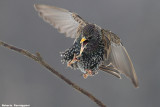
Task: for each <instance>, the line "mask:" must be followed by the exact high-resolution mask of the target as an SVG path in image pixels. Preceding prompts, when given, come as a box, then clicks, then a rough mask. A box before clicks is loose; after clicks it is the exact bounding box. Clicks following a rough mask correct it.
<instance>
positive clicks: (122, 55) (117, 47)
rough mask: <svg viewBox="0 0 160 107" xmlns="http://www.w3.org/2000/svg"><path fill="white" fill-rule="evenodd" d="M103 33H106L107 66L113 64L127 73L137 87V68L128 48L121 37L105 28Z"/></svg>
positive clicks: (120, 71)
mask: <svg viewBox="0 0 160 107" xmlns="http://www.w3.org/2000/svg"><path fill="white" fill-rule="evenodd" d="M102 33H103V35H104V38H105V41H106V42H107V43H106V46H105V47H106V48H105V50H106V51H105V56H104V57H105V61H104V65H105V66H106V68H107V66H108V65H112V66H113V68H114V69H116V70H117V71H118V72H119V73H122V74H125V75H126V76H127V77H129V78H130V79H131V80H132V82H133V84H134V86H135V87H138V80H137V76H136V73H135V69H134V67H133V64H132V61H131V59H130V57H129V55H128V53H127V50H126V49H125V47H124V46H123V45H122V43H121V41H120V38H119V37H118V36H116V35H115V34H114V33H112V32H110V31H108V30H103V31H102ZM107 45H108V46H107ZM107 51H108V52H109V54H108V53H107ZM113 72H114V71H113Z"/></svg>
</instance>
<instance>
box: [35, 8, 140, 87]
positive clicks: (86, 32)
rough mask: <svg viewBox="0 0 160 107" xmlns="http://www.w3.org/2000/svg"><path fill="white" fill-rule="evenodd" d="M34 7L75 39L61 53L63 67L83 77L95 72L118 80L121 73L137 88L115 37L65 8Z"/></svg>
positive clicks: (123, 50) (136, 81) (132, 72)
mask: <svg viewBox="0 0 160 107" xmlns="http://www.w3.org/2000/svg"><path fill="white" fill-rule="evenodd" d="M34 6H35V9H36V10H37V11H38V13H39V15H40V16H41V17H42V18H43V19H44V20H45V21H46V22H48V23H50V24H51V25H52V26H54V27H55V28H57V29H58V30H59V32H60V33H64V34H65V35H66V36H67V37H71V38H75V41H74V44H73V45H72V46H71V48H69V49H67V50H66V51H65V52H63V53H62V54H61V56H62V62H63V63H64V62H67V66H69V67H71V68H74V69H77V68H78V69H79V70H80V71H82V72H83V73H84V74H83V77H84V78H87V77H88V76H92V75H94V74H96V72H97V71H98V70H101V71H104V72H107V73H110V74H112V75H114V76H116V77H118V78H121V75H120V74H124V75H125V76H127V77H129V78H130V79H131V80H132V83H133V84H134V86H135V87H138V79H137V76H136V73H135V69H134V67H133V64H132V61H131V59H130V57H129V55H128V53H127V51H126V49H125V47H124V46H123V45H122V43H121V40H120V38H119V37H118V36H117V35H116V34H114V33H112V32H111V31H110V30H106V29H103V28H101V27H99V26H98V25H96V24H91V23H89V22H86V21H85V20H84V19H82V18H81V17H80V16H79V15H78V14H76V13H74V12H70V11H68V10H66V9H63V8H58V7H54V6H47V5H34ZM60 44H63V42H62V43H60ZM57 48H58V47H57Z"/></svg>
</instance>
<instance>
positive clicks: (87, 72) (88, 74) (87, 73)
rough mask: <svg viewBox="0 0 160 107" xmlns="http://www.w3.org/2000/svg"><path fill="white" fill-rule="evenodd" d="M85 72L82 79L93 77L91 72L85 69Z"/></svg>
mask: <svg viewBox="0 0 160 107" xmlns="http://www.w3.org/2000/svg"><path fill="white" fill-rule="evenodd" d="M85 71H86V73H85V74H83V78H84V79H86V78H87V77H88V76H93V72H92V70H88V69H86V70H85Z"/></svg>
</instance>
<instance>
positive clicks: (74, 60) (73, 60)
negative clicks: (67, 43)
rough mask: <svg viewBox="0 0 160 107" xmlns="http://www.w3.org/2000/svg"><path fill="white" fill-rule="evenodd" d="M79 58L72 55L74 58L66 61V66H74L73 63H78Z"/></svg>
mask: <svg viewBox="0 0 160 107" xmlns="http://www.w3.org/2000/svg"><path fill="white" fill-rule="evenodd" d="M78 57H80V55H78V56H76V54H74V57H73V59H72V60H71V61H68V63H67V66H68V67H70V66H71V65H72V64H74V63H75V62H77V61H79V60H78V59H77V58H78Z"/></svg>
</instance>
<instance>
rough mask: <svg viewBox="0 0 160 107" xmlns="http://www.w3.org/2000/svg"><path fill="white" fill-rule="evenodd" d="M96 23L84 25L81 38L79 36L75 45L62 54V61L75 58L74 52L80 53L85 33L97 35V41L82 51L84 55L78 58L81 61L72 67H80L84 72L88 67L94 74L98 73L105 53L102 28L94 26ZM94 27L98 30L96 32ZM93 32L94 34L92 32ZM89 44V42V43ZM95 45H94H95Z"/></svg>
mask: <svg viewBox="0 0 160 107" xmlns="http://www.w3.org/2000/svg"><path fill="white" fill-rule="evenodd" d="M93 26H94V27H95V25H93V24H89V25H87V26H85V27H84V30H83V31H82V32H81V35H80V36H79V38H77V39H76V40H75V42H74V44H73V46H72V47H71V48H69V49H67V50H66V51H65V52H64V53H62V54H61V56H62V62H68V61H70V60H72V59H73V56H74V54H76V55H79V53H80V48H81V44H80V40H81V38H82V36H83V35H91V36H97V37H98V38H97V37H96V38H95V43H94V44H91V45H90V46H88V47H86V48H85V49H84V51H83V53H82V55H81V56H80V57H79V58H78V60H79V61H77V62H76V63H74V64H72V65H71V67H73V68H78V69H80V70H81V71H82V72H83V73H86V71H85V70H86V69H88V70H92V72H93V74H96V71H97V70H98V69H99V65H100V64H101V61H102V60H103V55H104V43H103V41H102V35H100V34H101V32H99V31H100V29H99V30H98V28H96V29H95V28H93ZM94 29H95V30H96V31H95V32H94ZM92 33H93V34H92ZM91 42H92V41H91ZM88 45H89V43H88ZM93 46H94V47H93Z"/></svg>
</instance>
